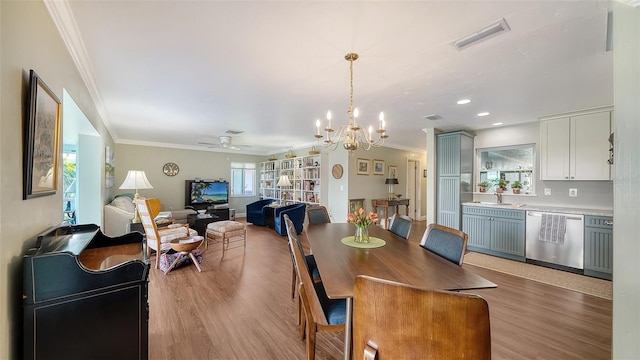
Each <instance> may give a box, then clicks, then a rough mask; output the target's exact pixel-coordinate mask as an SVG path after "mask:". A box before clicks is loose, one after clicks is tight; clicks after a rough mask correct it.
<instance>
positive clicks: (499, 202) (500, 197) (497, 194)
mask: <svg viewBox="0 0 640 360" xmlns="http://www.w3.org/2000/svg"><path fill="white" fill-rule="evenodd" d="M493 194H494V195H495V196H497V197H498V204H502V194H501V193H499V192H494V193H493Z"/></svg>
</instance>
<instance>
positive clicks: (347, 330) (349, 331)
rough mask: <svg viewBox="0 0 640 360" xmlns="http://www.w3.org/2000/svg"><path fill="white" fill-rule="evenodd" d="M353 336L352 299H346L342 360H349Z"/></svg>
mask: <svg viewBox="0 0 640 360" xmlns="http://www.w3.org/2000/svg"><path fill="white" fill-rule="evenodd" d="M352 336H353V298H347V311H346V314H345V319H344V360H351V350H352V348H351V345H352V344H351V343H352V342H353V340H352Z"/></svg>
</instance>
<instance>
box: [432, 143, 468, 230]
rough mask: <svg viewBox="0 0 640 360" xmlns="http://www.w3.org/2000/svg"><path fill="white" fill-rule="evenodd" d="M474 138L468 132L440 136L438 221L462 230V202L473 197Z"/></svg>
mask: <svg viewBox="0 0 640 360" xmlns="http://www.w3.org/2000/svg"><path fill="white" fill-rule="evenodd" d="M473 137H474V135H472V134H470V133H468V132H466V131H454V132H448V133H441V134H438V135H437V138H436V139H437V145H436V146H437V147H436V152H437V155H436V160H437V166H436V169H437V172H438V173H437V177H438V180H437V181H438V194H437V211H436V222H437V223H438V224H440V225H444V226H448V227H450V228H454V229H458V230H459V229H460V225H461V224H460V223H461V216H462V209H461V206H462V203H464V202H469V201H472V200H473V185H472V184H471V181H472V176H473Z"/></svg>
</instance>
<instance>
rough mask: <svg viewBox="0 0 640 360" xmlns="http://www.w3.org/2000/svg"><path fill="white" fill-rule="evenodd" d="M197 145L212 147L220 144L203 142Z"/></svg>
mask: <svg viewBox="0 0 640 360" xmlns="http://www.w3.org/2000/svg"><path fill="white" fill-rule="evenodd" d="M198 144H199V145H213V146H220V144H216V143H210V142H205V141H198Z"/></svg>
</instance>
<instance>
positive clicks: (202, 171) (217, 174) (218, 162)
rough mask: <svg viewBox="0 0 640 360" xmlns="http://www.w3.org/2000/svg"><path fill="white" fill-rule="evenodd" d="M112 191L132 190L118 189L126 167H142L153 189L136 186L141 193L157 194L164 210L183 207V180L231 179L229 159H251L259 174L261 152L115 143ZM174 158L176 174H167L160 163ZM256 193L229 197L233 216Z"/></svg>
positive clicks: (129, 168)
mask: <svg viewBox="0 0 640 360" xmlns="http://www.w3.org/2000/svg"><path fill="white" fill-rule="evenodd" d="M114 153H115V160H114V162H115V168H116V170H115V185H114V189H115V190H114V194H122V193H131V192H133V190H120V189H119V187H120V185H122V182H123V181H124V179H125V177H126V176H127V172H128V171H129V170H144V172H145V173H146V175H147V179H149V182H150V183H151V185H153V189H145V190H139V191H138V193H139V194H140V196H144V197H156V198H158V199H160V200H161V201H162V206H163V210H165V211H168V210H177V209H184V205H185V203H184V200H185V192H184V191H185V190H184V186H185V180H193V179H195V178H196V177H198V178H201V179H203V180H205V179H211V180H217V179H220V178H222V179H224V180H226V181H230V180H231V162H232V161H234V162H254V163H256V170H257V171H258V176H259V168H258V167H259V163H260V162H262V161H264V160H265V157H264V156H256V155H244V154H236V153H231V152H229V153H223V152H213V151H199V150H183V149H173V148H161V147H155V146H139V145H125V144H116V146H115V147H114ZM168 162H173V163H175V164H177V165H178V166H179V167H180V172H179V173H178V175H176V176H166V175H165V174H164V173H163V172H162V167H163V166H164V164H166V163H168ZM257 198H258V197H257V195H256V196H250V197H232V198H230V199H229V207H230V208H233V209H236V216H238V215H240V214H243V213H244V212H245V205H246V204H248V203H250V202H253V201H256V200H257Z"/></svg>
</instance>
